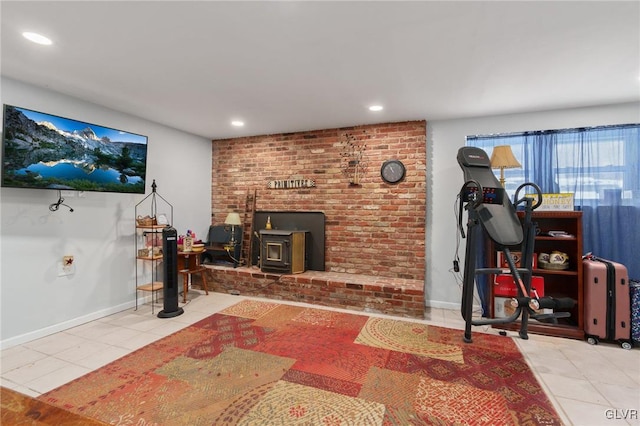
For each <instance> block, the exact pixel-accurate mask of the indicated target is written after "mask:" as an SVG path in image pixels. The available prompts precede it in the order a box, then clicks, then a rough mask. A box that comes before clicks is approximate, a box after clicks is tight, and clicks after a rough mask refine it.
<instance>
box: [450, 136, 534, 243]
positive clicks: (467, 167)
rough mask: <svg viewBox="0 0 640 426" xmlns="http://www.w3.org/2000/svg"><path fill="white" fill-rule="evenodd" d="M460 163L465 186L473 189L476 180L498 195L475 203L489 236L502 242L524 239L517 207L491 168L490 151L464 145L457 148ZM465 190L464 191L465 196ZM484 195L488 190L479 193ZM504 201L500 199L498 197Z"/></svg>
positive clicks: (493, 194) (484, 188)
mask: <svg viewBox="0 0 640 426" xmlns="http://www.w3.org/2000/svg"><path fill="white" fill-rule="evenodd" d="M457 159H458V164H460V167H461V168H462V171H463V174H464V179H465V182H471V183H470V184H469V185H466V187H465V188H464V189H463V191H464V190H473V189H474V186H471V185H473V182H477V183H478V184H479V185H481V186H482V188H483V192H485V193H490V194H491V195H492V196H494V197H495V199H494V200H497V201H495V202H487V201H484V202H482V203H480V204H478V206H477V207H475V210H476V212H477V215H478V218H479V220H480V223H481V224H482V227H483V228H484V229H485V231H486V232H487V234H488V235H489V238H491V239H492V240H493V241H494V242H495V243H497V244H499V245H503V246H515V245H519V244H521V243H522V239H523V238H524V234H523V231H522V223H520V220H519V219H518V215H517V214H516V209H515V207H514V206H513V204H512V203H511V201H510V200H509V197H508V196H507V195H506V193H505V192H504V189H503V188H502V185H500V182H499V181H498V179H497V178H496V176H495V175H494V174H493V171H492V170H491V161H490V160H489V157H488V155H487V153H486V152H485V151H484V150H482V149H480V148H476V147H472V146H465V147H462V148H460V149H459V150H458V156H457ZM462 195H463V194H461V196H462ZM480 196H481V197H483V198H485V194H484V193H483V194H482V195H480ZM500 198H501V199H502V202H501V203H500V202H499V199H500Z"/></svg>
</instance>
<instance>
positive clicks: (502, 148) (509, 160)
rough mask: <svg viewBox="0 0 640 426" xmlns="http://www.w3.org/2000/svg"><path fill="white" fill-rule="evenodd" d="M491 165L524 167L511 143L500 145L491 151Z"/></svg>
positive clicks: (507, 167)
mask: <svg viewBox="0 0 640 426" xmlns="http://www.w3.org/2000/svg"><path fill="white" fill-rule="evenodd" d="M491 167H492V168H494V169H514V168H516V167H522V165H520V163H519V162H518V160H516V157H514V155H513V152H512V151H511V146H510V145H498V146H496V147H494V148H493V153H491Z"/></svg>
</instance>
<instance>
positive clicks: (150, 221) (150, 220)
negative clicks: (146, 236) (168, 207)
mask: <svg viewBox="0 0 640 426" xmlns="http://www.w3.org/2000/svg"><path fill="white" fill-rule="evenodd" d="M136 223H137V224H138V226H153V225H155V224H156V218H155V217H151V216H144V217H143V216H140V215H139V216H138V218H137V219H136Z"/></svg>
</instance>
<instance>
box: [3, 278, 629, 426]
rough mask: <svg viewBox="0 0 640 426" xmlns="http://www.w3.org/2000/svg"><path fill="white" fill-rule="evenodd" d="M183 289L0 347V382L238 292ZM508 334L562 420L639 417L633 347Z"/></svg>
mask: <svg viewBox="0 0 640 426" xmlns="http://www.w3.org/2000/svg"><path fill="white" fill-rule="evenodd" d="M189 297H190V300H189V301H188V302H187V304H186V305H182V304H181V306H183V307H184V310H185V313H184V314H183V315H180V316H177V317H174V318H170V319H160V318H158V317H157V316H156V315H153V314H152V313H151V306H150V305H143V306H141V307H140V308H139V309H138V310H137V311H135V310H133V309H132V310H127V311H123V312H120V313H118V314H115V315H111V316H108V317H105V318H102V319H99V320H96V321H93V322H90V323H87V324H84V325H81V326H78V327H75V328H72V329H69V330H66V331H63V332H60V333H57V334H54V335H51V336H47V337H44V338H41V339H38V340H34V341H31V342H28V343H25V344H23V345H19V346H15V347H12V348H8V349H5V350H3V351H2V352H1V358H0V368H1V380H0V383H1V384H2V386H5V387H8V388H11V389H14V390H16V391H19V392H22V393H24V394H27V395H31V396H34V397H37V396H39V395H40V394H42V393H45V392H47V391H49V390H52V389H54V388H56V387H58V386H60V385H62V384H64V383H67V382H69V381H71V380H73V379H75V378H78V377H80V376H82V375H84V374H86V373H88V372H90V371H92V370H94V369H97V368H99V367H101V366H103V365H105V364H107V363H109V362H111V361H114V360H116V359H118V358H120V357H122V356H123V355H125V354H127V353H129V352H131V351H133V350H135V349H138V348H141V347H143V346H145V345H147V344H149V343H151V342H152V341H155V340H157V339H159V338H162V337H164V336H167V335H169V334H171V333H173V332H175V331H178V330H180V329H182V328H184V327H186V326H188V325H190V324H192V323H194V322H196V321H198V320H200V319H202V318H205V317H207V316H209V315H211V314H213V313H215V312H217V311H220V310H222V309H224V308H226V307H228V306H231V305H233V304H234V303H237V302H238V301H240V300H241V299H242V298H244V296H232V295H227V294H221V293H210V294H209V296H205V295H204V294H203V293H199V292H198V291H197V290H192V291H190V292H189ZM282 303H292V302H282ZM292 304H296V305H304V304H301V303H292ZM314 307H317V308H322V307H320V306H314ZM160 309H161V308H160ZM326 309H329V308H326ZM157 311H158V310H156V313H157ZM347 312H353V311H347ZM370 315H373V316H377V315H375V314H370ZM380 316H384V315H380ZM426 317H427V319H425V320H423V321H421V320H411V319H407V320H408V321H418V322H424V323H427V324H433V325H441V326H446V327H449V328H455V329H461V330H462V329H463V328H464V321H463V320H462V318H461V316H460V313H459V312H458V311H451V310H444V309H436V308H428V309H427V312H426ZM473 332H474V333H478V332H488V333H494V334H497V331H496V330H494V329H491V328H490V327H474V328H473ZM508 335H509V337H511V338H513V339H514V341H515V342H516V343H517V345H518V347H519V348H520V349H521V351H522V353H523V354H524V356H525V358H526V360H527V361H528V363H529V365H530V366H531V368H532V370H533V371H534V373H535V374H536V377H537V378H538V380H539V381H540V383H541V385H542V387H543V389H544V390H545V392H546V393H547V395H548V396H549V399H550V400H551V401H552V402H553V404H554V406H555V407H556V409H557V411H558V413H559V415H560V416H561V418H562V419H563V421H564V422H565V424H567V425H596V426H602V425H640V349H638V348H634V349H632V350H624V349H622V348H621V347H620V346H618V345H615V344H611V343H601V344H599V345H597V346H592V345H589V344H588V343H586V342H584V341H578V340H572V339H564V338H557V337H547V336H539V335H535V334H530V337H529V340H522V339H520V338H519V337H518V336H517V333H515V332H509V334H508ZM509 337H507V338H509ZM461 338H462V334H461Z"/></svg>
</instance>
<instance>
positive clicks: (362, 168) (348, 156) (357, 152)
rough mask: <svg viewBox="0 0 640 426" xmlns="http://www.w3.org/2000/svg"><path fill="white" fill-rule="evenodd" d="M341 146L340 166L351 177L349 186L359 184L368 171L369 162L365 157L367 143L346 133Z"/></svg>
mask: <svg viewBox="0 0 640 426" xmlns="http://www.w3.org/2000/svg"><path fill="white" fill-rule="evenodd" d="M341 148H342V151H341V152H340V157H341V161H340V167H341V169H342V173H343V174H344V175H346V176H347V178H348V179H349V186H359V185H360V179H361V178H362V176H364V175H365V173H366V171H367V162H366V159H365V157H364V153H365V151H366V150H367V145H366V143H365V142H364V141H363V140H358V139H357V138H356V137H355V136H353V135H352V134H351V133H345V134H344V135H343V137H342V141H341Z"/></svg>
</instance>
